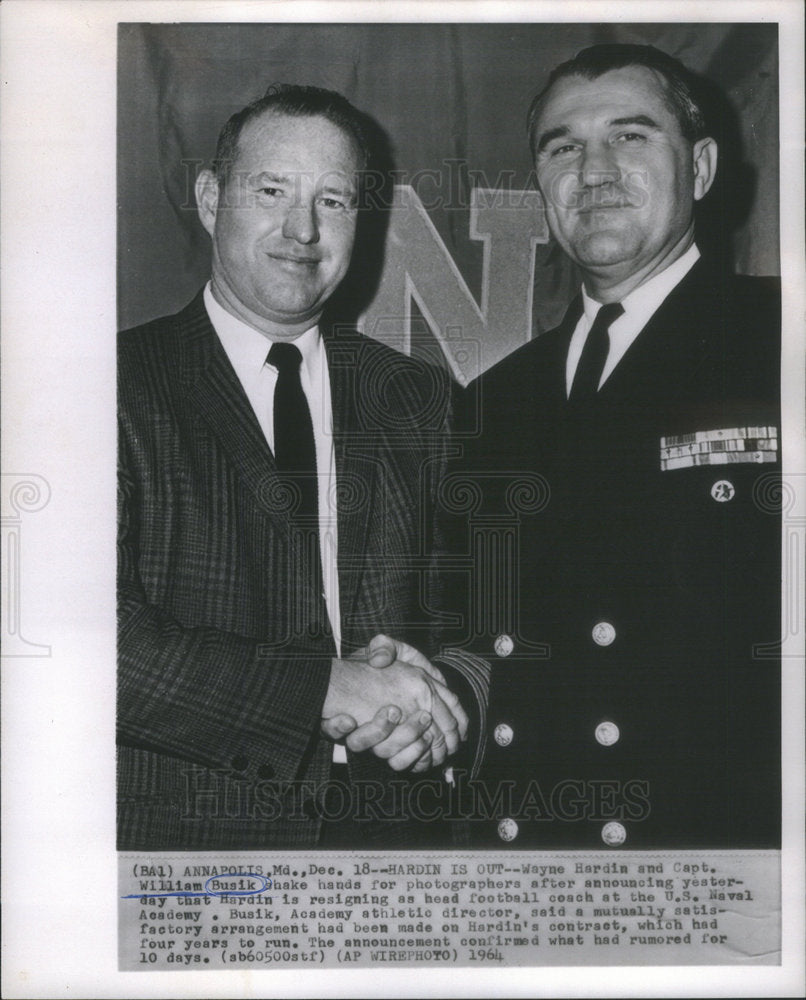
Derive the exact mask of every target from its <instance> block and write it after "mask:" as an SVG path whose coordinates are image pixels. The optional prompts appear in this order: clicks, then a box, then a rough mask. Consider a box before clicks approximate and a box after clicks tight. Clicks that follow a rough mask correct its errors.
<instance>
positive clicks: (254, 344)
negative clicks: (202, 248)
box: [204, 281, 321, 381]
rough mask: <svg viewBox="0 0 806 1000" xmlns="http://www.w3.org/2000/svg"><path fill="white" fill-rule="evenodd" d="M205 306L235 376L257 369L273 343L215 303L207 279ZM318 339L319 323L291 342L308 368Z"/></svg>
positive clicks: (312, 359)
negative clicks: (235, 373)
mask: <svg viewBox="0 0 806 1000" xmlns="http://www.w3.org/2000/svg"><path fill="white" fill-rule="evenodd" d="M204 306H205V308H206V309H207V315H208V316H209V317H210V322H211V323H212V324H213V329H214V330H215V332H216V333H217V334H218V339H219V340H220V341H221V343H222V345H223V346H224V350H225V351H226V352H227V356H228V357H229V359H230V361H231V362H232V365H233V367H234V368H235V370H236V372H237V373H238V375H239V376H241V375H242V374H243V375H248V374H250V373H251V374H255V373H256V372H259V371H260V370H261V369H262V368H263V366H264V364H265V363H266V356H267V355H268V353H269V350H270V349H271V345H272V343H273V342H272V341H271V340H270V339H269V338H268V337H266V336H265V335H264V334H262V333H261V332H260V330H256V329H255V328H254V327H253V326H250V325H249V324H248V323H244V321H243V320H242V319H239V318H238V317H237V316H233V314H232V313H231V312H229V311H228V310H226V309H225V308H224V307H223V306H222V305H221V304H220V303H219V302H217V301H216V299H215V297H214V295H213V290H212V287H211V283H210V282H209V281H208V282H207V284H206V286H205V288H204ZM320 341H321V337H320V334H319V327H318V325H315V326H312V327H311V328H310V329H308V330H306V331H305V333H302V334H300V336H299V337H297V338H296V340H294V341H293V343H294V345H295V346H296V347H298V348H299V350H300V353H301V354H302V361H303V364H304V365H305V367H306V368H307V369H309V370H310V368H311V366H312V365H313V364H314V361H315V358H316V355H317V352H318V351H319V348H320ZM242 381H243V379H242Z"/></svg>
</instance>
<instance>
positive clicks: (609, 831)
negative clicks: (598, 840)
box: [602, 823, 627, 847]
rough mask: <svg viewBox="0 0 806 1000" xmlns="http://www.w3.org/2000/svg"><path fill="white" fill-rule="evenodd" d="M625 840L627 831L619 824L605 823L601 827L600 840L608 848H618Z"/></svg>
mask: <svg viewBox="0 0 806 1000" xmlns="http://www.w3.org/2000/svg"><path fill="white" fill-rule="evenodd" d="M626 839H627V831H626V830H625V829H624V826H623V825H622V824H621V823H605V825H604V826H603V827H602V840H603V841H604V842H605V843H606V844H607V846H608V847H618V846H619V845H620V844H623V843H624V841H625V840H626Z"/></svg>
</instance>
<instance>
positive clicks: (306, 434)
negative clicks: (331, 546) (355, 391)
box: [266, 343, 321, 589]
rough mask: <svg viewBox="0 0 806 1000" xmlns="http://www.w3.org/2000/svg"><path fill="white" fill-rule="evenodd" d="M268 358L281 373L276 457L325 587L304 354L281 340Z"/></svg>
mask: <svg viewBox="0 0 806 1000" xmlns="http://www.w3.org/2000/svg"><path fill="white" fill-rule="evenodd" d="M266 360H267V361H268V362H269V364H271V365H274V367H275V368H276V369H277V372H278V375H277V385H276V386H275V388H274V460H275V462H276V464H277V471H278V472H279V473H280V475H281V476H282V478H283V479H284V480H285V481H286V482H287V483H288V484H289V486H290V487H291V489H292V490H293V491H294V493H295V494H297V495H298V497H299V503H298V504H295V505H294V508H293V510H292V519H293V521H294V522H295V524H296V525H298V527H299V528H300V529H301V530H302V532H303V535H304V538H305V550H306V557H307V559H308V560H309V562H310V568H311V575H312V578H313V579H314V581H315V585H316V586H317V588H318V589H321V583H320V581H321V563H320V550H319V497H318V481H317V477H316V444H315V441H314V436H313V423H312V422H311V411H310V408H309V406H308V400H307V398H306V396H305V393H304V392H303V390H302V383H301V382H300V377H299V369H300V364H301V363H302V355H301V354H300V350H299V348H298V347H296V346H295V345H294V344H286V343H277V344H273V345H272V348H271V350H270V351H269V355H268V358H267V359H266Z"/></svg>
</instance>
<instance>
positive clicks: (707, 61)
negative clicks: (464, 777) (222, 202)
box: [118, 24, 779, 377]
mask: <svg viewBox="0 0 806 1000" xmlns="http://www.w3.org/2000/svg"><path fill="white" fill-rule="evenodd" d="M604 41H629V42H638V43H642V44H652V45H656V46H658V47H659V48H661V49H664V50H665V51H666V52H669V53H670V54H672V55H674V56H677V57H678V58H680V59H681V60H682V61H683V62H684V63H685V64H686V65H687V66H689V68H691V69H693V70H695V71H697V72H699V73H701V74H703V75H704V76H705V77H707V78H708V79H709V80H710V81H712V82H713V87H712V88H711V93H710V95H709V101H710V110H709V114H710V116H711V121H712V130H713V131H714V132H715V133H717V136H718V139H719V141H720V147H721V153H722V156H721V171H720V178H719V183H718V184H717V185H716V187H715V190H714V191H713V193H712V196H709V202H710V204H709V205H708V207H707V211H706V215H705V217H704V219H703V220H701V221H700V229H699V236H698V239H699V240H700V241H701V242H703V243H704V244H706V245H711V244H713V246H714V249H716V251H717V252H720V253H723V254H724V253H729V254H730V255H731V256H732V258H733V261H734V266H735V268H736V270H738V271H740V272H743V273H746V274H764V275H771V274H778V273H779V254H778V67H777V26H776V25H774V24H772V25H770V24H731V25H724V24H639V25H635V24H633V25H629V24H627V25H624V24H621V25H616V24H589V25H584V24H573V25H570V24H232V25H229V24H171V25H168V24H164V25H163V24H159V25H157V24H123V25H121V26H120V34H119V133H118V136H119V137H118V153H119V172H118V183H119V220H118V237H119V320H120V324H121V326H124V327H125V326H131V325H134V324H136V323H140V322H143V321H145V320H147V319H150V318H152V317H154V316H158V315H161V314H164V313H167V312H173V311H175V310H176V309H178V308H180V307H181V306H182V305H184V304H185V303H186V302H187V301H188V300H189V299H190V298H191V297H192V296H193V295H194V293H195V292H196V291H197V289H198V288H199V287H200V285H201V284H202V283H203V282H204V281H205V280H206V278H207V277H208V270H209V240H208V237H207V235H206V234H205V233H204V231H203V230H202V228H201V225H200V224H199V222H198V220H197V218H196V213H195V204H194V198H193V181H194V179H195V175H196V171H197V170H198V169H199V167H200V166H202V165H208V164H209V161H210V158H211V157H212V155H213V152H214V149H215V142H216V138H217V135H218V131H219V129H220V127H221V125H222V124H223V123H224V121H225V120H226V119H227V118H228V117H229V116H230V115H231V114H232V113H233V112H234V111H236V110H237V109H239V108H240V107H242V106H243V105H244V104H246V103H248V102H249V101H250V100H252V99H253V98H255V97H257V96H260V95H261V94H262V93H263V92H264V91H265V89H266V87H267V86H268V85H269V84H271V83H275V82H289V83H309V84H314V85H316V86H321V87H327V88H331V89H334V90H338V91H340V92H341V93H343V94H345V95H346V96H347V97H348V98H349V99H350V100H351V101H352V102H353V103H354V104H355V105H356V106H357V107H359V108H360V109H362V110H363V111H365V112H367V113H368V114H369V115H371V116H372V117H373V118H374V120H375V121H376V122H377V124H378V126H379V130H380V132H381V134H385V139H386V142H387V144H388V148H387V155H388V159H389V163H388V166H390V167H392V168H393V169H394V170H395V171H397V174H396V179H397V180H398V181H400V182H402V183H410V184H412V186H413V187H414V188H415V190H416V192H417V194H418V196H419V198H420V200H421V201H422V202H423V203H424V204H425V205H426V206H427V215H428V219H430V222H431V223H432V224H433V227H434V228H435V230H436V233H437V234H438V236H439V238H440V239H441V241H442V243H444V247H445V249H446V250H447V253H448V254H450V256H451V257H452V258H453V261H454V262H455V265H456V269H457V270H458V275H459V276H460V277H459V278H458V279H457V280H458V281H459V282H460V283H461V281H462V280H463V281H464V283H466V285H467V291H468V292H469V294H470V296H472V298H474V299H475V300H476V302H478V303H480V304H481V303H483V302H484V301H485V296H486V295H487V292H488V291H489V289H486V288H485V287H484V283H485V281H488V280H496V279H495V274H493V278H492V279H490V275H489V274H487V275H486V276H485V273H484V266H483V261H484V249H483V245H482V243H481V242H480V241H479V240H474V239H472V238H471V236H470V215H471V213H470V192H471V189H472V188H473V187H474V186H476V187H482V188H484V187H487V188H511V189H514V190H520V189H526V188H528V187H529V186H530V184H531V181H530V172H531V169H532V164H531V161H530V156H529V151H528V148H527V144H526V139H525V128H524V123H525V114H526V109H527V107H528V105H529V102H530V99H531V97H532V96H533V95H534V94H535V93H536V92H537V91H538V90H539V89H540V88H541V86H542V85H543V83H544V81H545V79H546V76H547V74H548V72H549V71H550V70H551V68H552V67H553V66H554V65H556V64H557V63H558V62H561V61H562V60H564V59H567V58H569V57H570V56H572V55H573V54H574V53H576V52H577V51H578V50H579V49H580V48H583V47H584V46H586V45H590V44H593V43H596V42H604ZM423 172H425V173H423ZM538 207H539V206H538ZM532 212H534V209H532ZM421 229H422V227H421ZM392 230H393V231H392V233H391V237H394V234H395V232H397V230H396V229H395V227H394V226H392ZM404 231H405V232H414V230H413V229H411V227H409V228H408V229H405V227H404V229H402V230H400V232H404ZM418 232H419V231H418ZM424 232H425V230H423V231H422V233H424ZM422 233H421V235H420V236H419V237H417V239H419V241H420V242H417V245H416V246H414V247H412V246H410V247H408V248H407V252H408V253H409V255H410V256H409V258H408V259H409V261H411V259H412V258H411V254H414V255H415V256H416V254H417V253H419V252H420V246H421V244H422V246H423V247H424V248H425V242H424V236H423V235H422ZM532 235H533V236H534V233H533V234H532ZM527 236H528V234H527ZM377 238H378V236H377V232H376V239H377ZM399 238H400V239H403V238H405V237H399ZM413 238H414V237H412V239H413ZM510 238H511V239H513V240H514V238H515V237H514V236H512V235H511V234H510ZM523 238H526V237H523ZM385 240H386V246H387V248H388V246H389V240H390V232H389V231H387V232H386V235H385ZM501 245H502V246H505V245H506V244H501ZM513 246H514V244H513ZM531 246H532V247H533V252H534V269H533V277H531V272H530V281H531V283H532V286H533V287H531V288H530V289H529V292H528V308H529V309H531V310H532V312H533V323H532V324H529V325H531V326H532V332H531V334H530V333H529V331H528V330H526V331H525V332H521V331H516V332H515V334H514V335H513V337H514V339H513V337H510V338H509V339H507V335H506V334H505V333H504V332H503V331H504V329H505V327H506V326H507V324H510V326H511V325H512V324H515V325H516V326H517V324H518V322H521V320H519V319H512V322H511V323H510V317H509V316H508V314H507V309H506V306H505V305H500V306H499V307H498V309H499V312H500V313H501V315H499V316H497V317H494V318H493V319H494V320H495V321H494V322H489V323H488V322H486V320H485V321H484V323H482V321H481V320H479V323H481V324H482V325H481V326H479V329H480V330H481V331H482V335H484V336H486V337H487V338H488V339H490V340H492V341H496V339H497V340H498V341H499V342H498V343H497V344H493V345H488V349H487V351H486V352H485V353H484V356H483V358H481V359H477V360H476V361H475V362H469V363H468V367H467V369H466V370H465V371H464V372H460V371H459V368H461V365H458V366H457V365H454V371H455V373H456V374H458V376H459V377H469V376H470V375H472V374H474V373H475V370H477V369H478V368H479V367H487V366H488V365H489V364H490V363H492V361H493V360H495V359H496V357H497V356H500V355H501V354H504V353H507V352H508V351H509V350H511V349H512V348H513V347H514V346H517V342H519V340H521V339H523V338H524V337H526V338H528V336H530V335H537V334H539V333H540V332H542V331H543V330H544V329H546V328H548V327H549V326H550V325H553V323H554V322H556V320H557V319H558V317H559V316H560V315H561V314H562V310H563V307H564V306H565V304H566V303H567V301H568V299H569V297H570V295H571V294H572V293H573V291H574V288H575V285H576V278H575V276H574V274H573V273H572V270H571V268H570V267H569V266H568V265H567V263H566V262H565V261H564V259H563V258H562V256H561V255H560V254H558V253H557V252H556V250H555V249H554V248H553V246H552V245H551V243H544V242H541V240H540V239H538V240H537V245H536V246H535V244H534V242H533V243H532V244H531ZM527 247H528V244H527ZM423 252H425V250H424V251H423ZM431 252H433V253H436V254H437V258H439V259H442V258H444V257H445V254H444V253H442V250H441V249H439V248H438V249H437V250H434V248H433V247H432V248H431ZM513 252H514V251H513ZM530 252H532V251H530ZM361 253H364V254H365V255H366V256H367V259H368V260H369V264H370V265H372V263H373V261H374V262H375V271H376V273H375V277H374V279H373V278H371V277H367V278H366V279H365V280H363V282H359V284H360V285H361V287H362V288H363V290H364V292H365V294H366V295H368V296H369V298H370V299H372V298H373V297H375V298H376V299H377V296H376V291H377V282H378V281H379V280H381V278H382V279H383V281H388V280H390V279H389V278H388V274H387V272H388V271H389V268H388V267H387V271H383V274H382V275H381V274H380V273H379V267H380V269H381V270H382V265H378V264H377V261H378V260H381V262H382V261H383V258H384V247H383V246H380V247H378V246H376V247H374V248H373V247H372V246H369V245H367V246H364V247H361V246H359V249H358V250H357V254H359V255H360V254H361ZM393 256H394V255H393ZM521 256H522V255H521ZM435 259H436V258H435ZM446 259H447V258H446ZM513 261H515V257H513ZM387 264H388V261H387ZM371 270H372V268H371V266H370V267H369V269H368V271H367V274H368V275H369V273H370V271H371ZM408 270H409V271H413V270H416V269H415V268H412V267H409V268H408ZM389 273H391V272H389ZM440 273H441V272H440ZM444 273H445V274H446V275H447V274H448V271H447V270H446V271H445V272H444ZM498 273H499V274H504V269H502V268H501V266H500V259H499V268H498ZM373 281H374V282H375V283H374V284H373ZM451 281H452V282H453V283H454V284H455V282H454V279H451ZM401 287H402V286H401ZM513 287H514V286H513ZM518 287H520V286H518ZM380 291H381V293H382V292H383V288H381V290H380ZM512 294H513V295H519V296H520V297H521V298H523V299H524V302H526V298H524V295H525V292H524V291H523V290H521V291H520V292H513V293H512ZM429 295H430V298H429V301H425V298H426V295H425V293H422V294H420V295H419V296H418V295H417V294H415V295H413V296H411V298H412V299H413V302H414V304H413V306H412V307H411V309H410V311H409V309H408V307H407V309H406V310H405V311H406V322H407V323H409V324H410V325H413V326H415V325H416V324H417V323H420V324H421V325H423V324H424V325H426V326H431V327H432V329H431V333H432V335H433V336H434V337H435V338H436V339H437V340H443V341H444V340H445V338H446V337H447V336H449V334H446V331H445V329H444V324H445V320H444V319H442V320H436V319H434V316H433V315H432V312H433V313H436V311H437V308H436V305H435V307H434V309H433V310H432V309H431V307H430V305H429V303H430V302H431V301H433V300H434V299H436V298H438V297H439V296H436V295H434V290H433V289H432V290H431V292H429ZM452 295H453V296H455V295H456V288H455V287H453V284H452V287H451V289H448V288H446V290H445V299H446V301H448V302H450V301H452V299H451V296H452ZM381 297H382V296H381ZM420 300H422V301H420ZM487 300H488V305H490V304H491V303H492V302H493V300H494V296H492V295H490V296H487ZM497 301H498V302H499V303H500V302H505V297H504V296H502V295H499V296H498V300H497ZM369 305H370V307H371V302H370V303H369ZM472 305H473V304H472V303H471V306H472ZM367 306H368V303H367V302H366V301H364V302H359V303H358V305H357V306H356V308H357V309H359V308H360V309H361V310H364V311H366V309H367ZM418 306H419V307H420V308H418ZM518 308H519V309H520V311H519V312H518V311H517V310H516V312H517V315H518V317H520V316H521V313H522V312H523V308H522V307H521V306H520V305H519V307H518ZM424 316H425V317H427V319H428V322H427V321H426V319H424V318H423V317H424ZM513 316H514V313H513ZM457 322H459V323H460V324H461V319H458V320H457ZM434 326H442V329H433V327H434ZM379 330H381V333H380V334H379V333H378V331H379ZM367 332H370V333H373V334H374V335H380V336H381V337H382V339H383V336H384V335H383V332H382V325H381V326H378V327H377V328H375V329H369V330H368V331H367ZM396 338H397V339H398V340H399V341H400V336H399V331H398V332H397V333H395V334H390V336H389V339H390V340H391V341H394V340H395V339H396ZM400 343H402V346H403V347H404V349H406V348H410V347H411V345H410V344H409V343H408V341H406V339H405V337H403V339H402V341H400Z"/></svg>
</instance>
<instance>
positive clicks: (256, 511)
mask: <svg viewBox="0 0 806 1000" xmlns="http://www.w3.org/2000/svg"><path fill="white" fill-rule="evenodd" d="M322 330H323V336H324V337H325V343H326V345H327V346H326V349H327V353H328V366H329V371H330V377H331V384H332V399H333V422H334V435H335V447H336V465H337V481H338V499H337V506H338V544H339V553H338V566H339V586H340V603H341V615H342V653H343V655H348V654H349V653H350V652H351V651H353V650H355V649H356V648H359V647H360V646H363V645H364V644H365V643H366V642H367V641H368V640H369V638H370V637H371V636H373V635H375V634H376V633H378V632H386V633H388V634H390V635H394V636H396V637H398V638H402V639H404V640H407V641H409V642H410V643H412V644H413V645H415V646H416V647H418V648H421V649H428V648H429V636H430V635H431V634H432V630H433V628H434V626H435V624H438V623H439V613H438V611H437V610H435V609H438V607H439V595H438V593H437V590H438V581H436V578H435V577H434V575H433V574H432V573H431V569H432V552H434V551H435V550H437V549H438V548H439V544H440V543H439V539H438V538H437V537H436V534H435V533H436V531H437V529H436V528H435V522H434V518H433V512H434V503H433V498H434V495H435V492H436V486H437V483H438V482H439V480H440V478H441V477H442V475H443V474H444V464H445V457H446V436H445V430H446V426H447V422H448V419H449V416H450V412H449V411H450V395H451V393H450V383H449V380H448V378H447V377H446V376H445V374H444V373H443V372H440V371H438V370H437V369H435V368H433V367H431V366H428V365H425V364H422V363H419V362H417V361H415V360H413V359H410V358H406V357H404V356H403V355H400V354H398V353H397V352H395V351H392V350H390V349H389V348H386V347H384V346H383V345H381V344H378V343H376V342H375V341H372V340H370V339H369V338H364V337H362V336H360V335H359V334H357V333H355V332H354V331H344V330H342V331H339V330H337V329H336V328H335V327H332V326H328V325H326V324H322ZM119 378H120V384H119V411H120V438H119V456H120V470H119V482H120V514H119V531H120V535H119V577H120V593H119V610H120V619H119V640H118V647H119V671H118V673H119V689H118V742H119V750H118V770H119V774H118V798H119V815H118V833H119V847H120V848H121V849H168V848H170V849H180V848H182V849H214V848H217V849H221V848H237V849H246V848H258V847H261V848H278V847H283V846H297V847H299V846H312V845H315V844H316V842H317V837H318V835H319V830H320V825H321V820H320V814H321V802H320V801H319V800H317V798H316V795H317V794H318V792H317V790H318V789H320V788H321V786H322V784H323V783H326V782H327V781H328V777H329V774H330V768H331V758H332V744H330V743H329V742H327V741H326V740H324V739H322V738H321V737H320V736H319V719H320V715H321V708H322V705H323V702H324V698H325V694H326V690H327V686H328V678H329V673H330V664H331V658H332V656H333V655H334V653H335V650H334V644H333V638H332V634H331V631H330V627H329V623H328V619H327V614H326V611H325V605H324V601H323V599H322V595H321V593H320V592H317V590H316V588H315V587H314V586H313V585H312V580H313V577H312V576H311V575H310V574H308V573H307V572H306V570H305V558H304V556H305V553H304V552H302V551H301V541H300V537H301V536H299V535H298V533H297V532H296V531H295V525H294V519H293V510H292V508H291V507H289V497H288V495H287V494H286V493H285V492H284V490H283V488H282V484H281V483H280V481H279V480H278V477H277V473H276V467H275V465H274V459H273V456H272V454H271V451H270V449H269V448H268V446H267V444H266V441H265V438H264V437H263V434H262V433H261V430H260V427H259V425H258V423H257V420H256V419H255V416H254V413H253V411H252V409H251V407H250V404H249V402H248V400H247V398H246V395H245V394H244V392H243V390H242V388H241V386H240V384H239V382H238V379H237V376H236V375H235V373H234V371H233V369H232V367H231V365H230V363H229V360H228V359H227V356H226V354H225V352H224V350H223V348H222V346H221V344H220V342H219V340H218V338H217V336H216V335H215V332H214V330H213V328H212V326H211V324H210V322H209V319H208V316H207V313H206V310H205V308H204V304H203V299H202V296H201V294H200V295H199V296H197V298H196V299H195V300H194V301H193V302H192V303H191V304H190V305H189V306H188V307H187V308H185V309H184V310H183V311H181V312H180V313H178V314H176V315H175V316H170V317H166V318H163V319H159V320H155V321H154V322H151V323H149V324H147V325H145V326H142V327H140V328H137V329H134V330H131V331H128V332H126V333H124V334H123V335H122V336H121V340H120V347H119ZM349 770H350V778H351V780H352V781H353V782H358V783H361V782H364V784H365V786H366V788H369V786H372V788H369V791H367V792H366V797H367V798H369V799H370V800H373V801H371V802H370V804H369V805H361V803H360V802H359V803H358V806H359V807H358V815H359V818H361V817H364V818H367V819H368V821H367V822H366V824H365V826H364V828H365V830H366V840H365V843H366V844H367V846H371V845H373V844H375V845H376V846H390V845H395V844H408V845H416V844H417V843H419V842H421V837H420V835H422V837H424V838H425V841H426V842H428V841H429V838H432V837H433V836H434V833H435V830H436V826H435V824H433V823H430V824H421V825H420V826H419V827H417V824H414V825H412V823H409V822H407V821H406V820H405V816H406V815H408V814H407V812H406V810H405V808H404V809H402V810H401V809H400V807H399V805H398V807H397V811H395V807H394V803H393V804H392V807H391V809H390V806H389V805H388V804H385V802H386V800H385V799H384V796H385V795H387V794H388V792H389V788H388V786H389V782H390V780H391V779H393V778H394V779H396V780H397V781H398V782H399V781H400V780H401V776H400V775H397V774H395V773H394V772H392V771H391V770H390V769H389V767H388V765H386V764H385V763H384V762H381V761H378V760H377V759H375V758H373V757H372V756H371V755H370V754H368V753H365V754H362V755H359V756H353V755H350V760H349ZM379 788H380V789H381V792H380V793H379V791H378V789H379ZM398 801H399V800H395V802H398ZM342 802H343V800H341V799H338V801H335V804H334V805H333V806H332V808H334V809H335V811H336V812H337V813H339V811H340V810H341V809H343V808H344V806H343V804H342ZM348 808H349V803H348ZM362 810H363V811H362ZM378 815H380V816H389V815H392V816H393V817H394V818H393V819H391V820H390V821H384V822H377V821H374V820H373V817H376V818H377V816H378ZM401 815H402V816H403V817H404V819H402V820H401V819H400V818H399V817H400V816H401Z"/></svg>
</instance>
